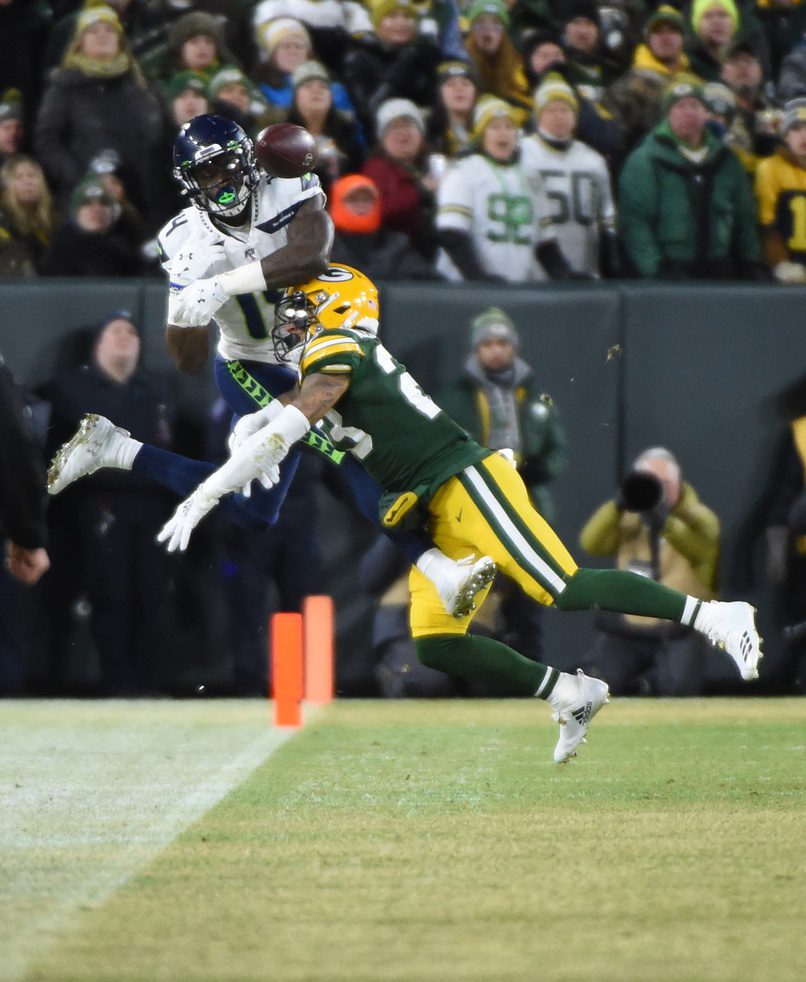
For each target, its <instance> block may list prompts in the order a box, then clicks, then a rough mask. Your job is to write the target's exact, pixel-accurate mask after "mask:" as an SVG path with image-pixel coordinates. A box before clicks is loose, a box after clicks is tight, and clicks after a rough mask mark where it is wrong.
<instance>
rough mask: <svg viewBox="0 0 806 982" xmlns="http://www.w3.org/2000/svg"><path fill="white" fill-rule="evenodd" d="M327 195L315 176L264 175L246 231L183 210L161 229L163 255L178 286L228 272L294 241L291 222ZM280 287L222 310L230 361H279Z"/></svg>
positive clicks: (223, 347)
mask: <svg viewBox="0 0 806 982" xmlns="http://www.w3.org/2000/svg"><path fill="white" fill-rule="evenodd" d="M318 196H322V197H324V192H323V191H322V188H321V187H320V185H319V179H318V178H317V177H316V176H315V175H310V176H308V177H302V178H293V179H291V180H281V179H279V178H274V179H272V180H269V179H268V178H267V177H265V176H263V177H261V180H260V183H259V185H258V187H257V188H256V189H255V193H254V194H253V195H252V197H251V199H250V203H249V205H248V207H249V208H251V215H250V221H249V222H248V224H246V225H245V226H244V227H243V228H241V229H234V228H226V230H224V229H222V228H219V226H218V225H214V224H213V222H212V221H211V219H210V216H209V215H208V214H207V213H206V212H204V211H201V210H200V209H199V208H197V207H196V206H195V205H191V206H190V207H188V208H185V209H183V210H182V211H180V212H179V214H178V215H177V216H176V217H175V218H174V219H173V220H172V221H170V222H168V224H167V225H165V227H164V228H163V229H162V231H161V232H160V233H159V245H160V257H161V261H162V266H163V269H165V271H166V272H167V273H168V276H169V279H170V283H171V286H172V288H174V289H176V288H178V287H184V286H187V285H189V284H190V283H193V282H194V281H195V280H199V279H205V278H207V277H209V276H216V275H217V274H219V273H226V272H228V271H229V270H231V269H235V268H236V267H237V266H243V265H245V264H246V263H250V262H253V261H254V260H256V259H264V258H265V257H266V256H270V255H271V254H272V253H273V252H276V251H277V250H278V249H280V248H282V246H284V245H285V244H286V242H287V241H288V224H289V222H291V221H292V220H293V219H294V216H295V215H296V213H297V211H298V210H299V207H300V205H301V204H302V203H303V201H307V200H308V199H309V198H315V197H318ZM279 299H280V294H279V293H278V292H277V291H270V290H265V291H263V292H262V293H245V294H241V295H240V296H237V297H232V298H230V299H229V300H228V301H227V302H226V303H225V304H224V305H223V306H222V307H221V308H220V310H219V311H218V313H216V315H215V317H214V320H215V322H216V324H217V325H218V330H219V341H218V352H219V354H220V355H221V356H222V357H223V358H226V359H228V360H230V359H245V360H247V361H262V362H269V363H275V362H276V361H277V358H276V356H275V354H274V348H273V346H272V343H271V338H270V334H271V328H272V325H273V324H274V305H275V303H276V302H277V301H278V300H279Z"/></svg>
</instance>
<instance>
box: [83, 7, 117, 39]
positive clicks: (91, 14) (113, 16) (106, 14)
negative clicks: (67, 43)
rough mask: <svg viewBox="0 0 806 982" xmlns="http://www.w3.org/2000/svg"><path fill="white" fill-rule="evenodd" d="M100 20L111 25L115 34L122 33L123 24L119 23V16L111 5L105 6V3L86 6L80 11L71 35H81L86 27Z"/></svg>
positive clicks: (98, 22)
mask: <svg viewBox="0 0 806 982" xmlns="http://www.w3.org/2000/svg"><path fill="white" fill-rule="evenodd" d="M102 22H103V23H106V24H109V25H110V26H111V27H113V28H114V29H115V32H116V33H117V34H120V35H122V34H123V25H122V24H121V23H120V18H119V17H118V15H117V13H116V12H115V11H114V10H113V9H112V7H107V6H106V4H99V5H98V6H96V7H86V8H85V9H84V10H82V11H81V13H80V14H79V15H78V17H77V18H76V27H75V32H74V34H73V37H74V38H79V37H81V35H82V34H83V33H84V31H86V30H87V28H88V27H92V26H93V24H100V23H102Z"/></svg>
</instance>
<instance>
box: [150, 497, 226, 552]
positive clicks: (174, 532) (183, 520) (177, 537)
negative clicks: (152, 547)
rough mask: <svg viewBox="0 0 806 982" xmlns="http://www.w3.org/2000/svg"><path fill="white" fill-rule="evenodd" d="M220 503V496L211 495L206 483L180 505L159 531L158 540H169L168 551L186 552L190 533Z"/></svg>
mask: <svg viewBox="0 0 806 982" xmlns="http://www.w3.org/2000/svg"><path fill="white" fill-rule="evenodd" d="M217 504H218V498H215V497H212V496H211V495H209V494H208V493H207V492H206V490H205V488H204V484H200V485H199V486H198V487H197V488H196V490H195V491H194V492H193V494H191V495H190V497H189V498H185V500H184V501H183V502H182V503H181V504H180V505H179V507H178V508H177V509H176V511H175V512H174V513H173V515H172V516H171V517H170V518H169V519H168V521H167V522H166V523H165V524H164V525H163V526H162V528H161V529H160V530H159V532H158V533H157V542H165V541H166V540H167V541H168V545H167V546H166V548H167V550H168V552H176V551H177V549H178V550H179V551H180V552H184V551H185V549H187V547H188V542H190V533H191V532H192V531H193V529H195V528H196V526H197V525H198V524H199V522H200V521H201V520H202V519H203V518H204V516H205V515H206V514H207V513H208V512H210V511H212V510H213V508H215V506H216V505H217Z"/></svg>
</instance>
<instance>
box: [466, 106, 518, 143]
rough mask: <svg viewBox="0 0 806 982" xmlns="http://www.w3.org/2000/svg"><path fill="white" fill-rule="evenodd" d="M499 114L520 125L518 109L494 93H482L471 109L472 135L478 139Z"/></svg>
mask: <svg viewBox="0 0 806 982" xmlns="http://www.w3.org/2000/svg"><path fill="white" fill-rule="evenodd" d="M500 116H508V117H509V119H511V120H512V122H513V123H514V124H515V125H516V126H520V120H521V117H520V115H519V113H518V110H517V109H516V108H515V107H514V106H511V105H510V104H509V103H508V102H504V100H503V99H499V98H498V96H495V95H483V96H482V97H481V98H480V99H479V101H478V102H477V103H476V108H475V109H474V110H473V136H474V137H475V138H476V139H480V138H481V136H482V134H483V133H484V131H485V129H486V128H487V127H488V126H489V124H490V123H491V122H492V121H493V120H494V119H498V118H499V117H500Z"/></svg>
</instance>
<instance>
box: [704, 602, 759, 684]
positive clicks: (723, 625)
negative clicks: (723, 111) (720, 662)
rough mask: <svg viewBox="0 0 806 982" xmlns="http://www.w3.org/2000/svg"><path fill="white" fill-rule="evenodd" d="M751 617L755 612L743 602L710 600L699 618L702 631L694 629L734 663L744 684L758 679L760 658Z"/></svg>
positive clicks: (753, 622) (754, 622)
mask: <svg viewBox="0 0 806 982" xmlns="http://www.w3.org/2000/svg"><path fill="white" fill-rule="evenodd" d="M703 606H705V604H703ZM701 612H702V611H701ZM755 614H756V608H755V607H751V606H750V604H748V603H745V602H744V601H743V600H736V601H734V602H733V603H721V602H720V601H718V600H712V601H710V603H709V604H708V609H707V611H706V612H705V617H703V618H702V621H703V623H702V628H699V627H698V629H700V630H702V633H703V634H704V635H705V636H706V637H707V638H708V640H709V641H710V642H711V644H713V645H716V647H717V648H722V649H723V650H724V651H725V652H727V654H729V655H730V657H731V658H732V659H733V660H734V661H735V662H736V665H737V666H738V668H739V672H740V673H741V676H742V678H743V679H744V680H745V682H752V680H753V679H757V678H758V663H759V661H760V660H761V659H762V658H763V657H764V653H763V652H762V650H761V638H760V637H759V636H758V631H757V630H756V621H755ZM697 620H698V621H699V620H700V616H699V615H698V617H697Z"/></svg>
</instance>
